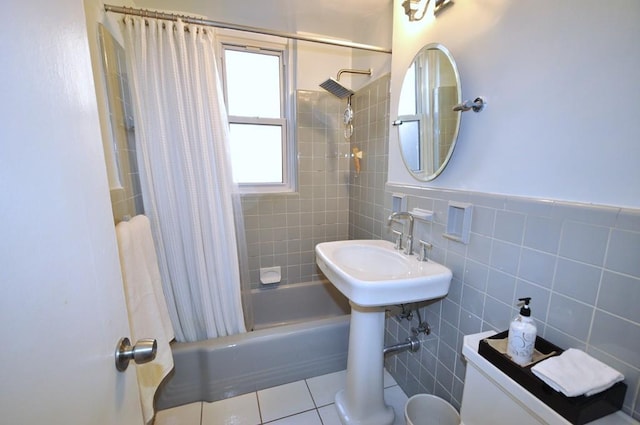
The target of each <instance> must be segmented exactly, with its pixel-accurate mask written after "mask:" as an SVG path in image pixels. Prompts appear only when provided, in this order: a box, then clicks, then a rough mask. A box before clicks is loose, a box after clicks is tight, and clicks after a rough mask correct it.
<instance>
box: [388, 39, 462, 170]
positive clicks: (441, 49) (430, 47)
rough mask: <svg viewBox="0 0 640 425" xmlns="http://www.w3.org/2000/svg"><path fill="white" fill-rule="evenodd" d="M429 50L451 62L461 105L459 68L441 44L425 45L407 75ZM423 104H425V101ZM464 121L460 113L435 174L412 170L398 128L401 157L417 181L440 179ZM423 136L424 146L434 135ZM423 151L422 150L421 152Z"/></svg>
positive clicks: (419, 96)
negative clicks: (440, 54)
mask: <svg viewBox="0 0 640 425" xmlns="http://www.w3.org/2000/svg"><path fill="white" fill-rule="evenodd" d="M427 50H438V51H439V52H441V53H442V54H443V55H444V57H445V58H447V60H448V61H449V64H450V65H451V67H452V69H453V74H454V77H455V80H456V96H457V98H456V104H459V103H461V102H462V87H461V84H460V73H459V72H458V66H457V65H456V62H455V60H454V59H453V56H452V55H451V52H449V50H448V49H447V48H446V47H445V46H444V45H442V44H440V43H428V44H426V45H424V46H423V47H422V48H421V49H420V50H419V51H418V52H417V53H416V55H415V56H414V57H413V60H412V61H411V65H410V66H409V68H408V69H407V73H408V72H409V70H411V69H412V66H413V65H414V64H415V63H416V60H418V58H419V57H420V55H422V54H423V53H424V52H426V51H427ZM406 78H407V74H406V73H405V76H404V78H403V86H404V81H405V80H406ZM425 89H426V88H423V90H425ZM415 96H416V99H431V94H430V93H416V94H415ZM400 98H402V88H401V89H400V97H399V99H400ZM423 102H425V101H424V100H423ZM397 119H398V121H397V122H396V123H397V124H400V125H401V121H400V118H399V117H398V118H397ZM461 120H462V113H461V112H458V119H457V123H456V125H455V130H454V131H453V134H452V137H451V139H452V140H451V146H450V147H449V151H448V152H447V156H446V157H445V158H444V160H443V161H442V163H441V164H440V166H439V167H438V168H437V169H436V170H434V172H433V173H431V174H427V173H426V172H425V171H417V172H416V171H414V170H412V169H411V167H410V166H409V164H408V162H407V159H406V158H405V155H404V149H403V146H402V140H401V135H400V133H401V132H400V129H399V128H398V144H399V148H400V155H401V156H402V162H403V163H404V165H405V168H406V169H407V171H408V172H409V173H410V174H411V175H412V176H413V177H414V178H415V179H417V180H420V181H425V182H427V181H431V180H434V179H435V178H436V177H438V176H439V175H440V174H441V173H442V171H443V170H444V169H445V168H446V166H447V165H448V163H449V161H450V159H451V156H452V155H453V151H454V149H455V146H456V143H457V140H458V132H459V130H460V122H461ZM396 123H394V125H396V126H397V127H399V126H398V125H397V124H396ZM421 133H422V134H425V137H424V138H420V139H422V141H421V143H422V144H423V145H424V144H425V142H427V140H433V134H428V135H427V134H426V131H421ZM421 151H422V150H421ZM421 155H423V154H421Z"/></svg>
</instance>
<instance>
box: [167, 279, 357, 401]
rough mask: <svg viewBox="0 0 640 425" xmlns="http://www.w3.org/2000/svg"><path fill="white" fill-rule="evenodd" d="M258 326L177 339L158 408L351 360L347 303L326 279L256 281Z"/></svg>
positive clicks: (317, 372) (340, 367) (318, 371)
mask: <svg viewBox="0 0 640 425" xmlns="http://www.w3.org/2000/svg"><path fill="white" fill-rule="evenodd" d="M251 292H252V299H253V302H254V329H255V330H254V331H252V332H247V333H244V334H240V335H232V336H226V337H220V338H216V339H211V340H207V341H199V342H192V343H173V344H172V351H173V360H174V364H175V367H174V371H173V372H172V373H171V374H170V375H169V377H168V378H167V379H166V380H165V382H164V383H163V385H162V386H161V388H160V389H159V390H158V392H157V394H156V408H157V409H158V410H162V409H168V408H171V407H175V406H180V405H183V404H188V403H193V402H196V401H208V402H212V401H216V400H222V399H225V398H229V397H234V396H236V395H240V394H246V393H249V392H253V391H258V390H261V389H265V388H269V387H273V386H276V385H282V384H286V383H289V382H294V381H298V380H301V379H305V378H310V377H313V376H318V375H323V374H326V373H331V372H336V371H339V370H343V369H345V368H346V367H347V348H348V343H349V314H348V313H349V303H348V300H347V299H346V298H345V297H344V296H343V295H342V294H340V293H339V292H338V291H337V290H336V289H335V288H334V287H333V286H332V285H331V284H330V283H328V282H309V283H300V284H295V285H287V286H282V287H278V288H269V289H261V288H259V289H254V290H252V291H251Z"/></svg>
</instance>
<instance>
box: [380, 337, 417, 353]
mask: <svg viewBox="0 0 640 425" xmlns="http://www.w3.org/2000/svg"><path fill="white" fill-rule="evenodd" d="M419 349H420V340H418V338H417V337H416V336H410V337H409V338H407V339H406V340H405V342H399V343H397V344H394V345H390V346H388V347H384V349H383V350H382V353H383V354H384V355H385V356H386V355H387V354H397V353H401V352H403V351H407V350H411V351H413V352H416V351H418V350H419Z"/></svg>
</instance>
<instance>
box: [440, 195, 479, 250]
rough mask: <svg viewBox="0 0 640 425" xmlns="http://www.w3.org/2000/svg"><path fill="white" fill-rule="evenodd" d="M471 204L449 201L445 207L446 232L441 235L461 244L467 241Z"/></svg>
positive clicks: (469, 231) (469, 229)
mask: <svg viewBox="0 0 640 425" xmlns="http://www.w3.org/2000/svg"><path fill="white" fill-rule="evenodd" d="M472 215H473V205H472V204H467V203H462V202H454V201H449V206H448V208H447V232H446V233H444V234H443V235H442V236H443V237H445V238H447V239H450V240H452V241H456V242H462V243H463V244H468V243H469V235H470V234H471V217H472Z"/></svg>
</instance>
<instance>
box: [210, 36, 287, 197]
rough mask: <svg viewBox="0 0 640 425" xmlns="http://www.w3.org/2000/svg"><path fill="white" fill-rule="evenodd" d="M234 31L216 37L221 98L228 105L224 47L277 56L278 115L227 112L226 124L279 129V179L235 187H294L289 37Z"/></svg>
mask: <svg viewBox="0 0 640 425" xmlns="http://www.w3.org/2000/svg"><path fill="white" fill-rule="evenodd" d="M235 33H236V32H235V31H230V30H219V31H218V37H217V41H218V43H217V46H218V57H219V59H220V64H221V80H222V81H221V82H222V87H223V92H224V102H225V105H227V107H228V104H229V103H228V92H227V81H226V75H227V74H226V63H225V51H226V50H235V51H246V52H249V53H261V54H269V55H274V56H279V58H280V87H281V89H280V109H281V111H280V118H264V117H247V116H234V115H230V114H229V115H228V119H229V124H255V125H275V126H280V128H281V129H282V133H281V134H282V141H281V149H282V182H272V183H240V182H238V187H239V189H240V192H241V193H243V194H261V193H286V192H295V191H296V190H297V178H296V175H297V173H296V172H297V161H296V149H295V147H296V144H295V127H294V124H293V123H294V122H295V120H294V119H293V118H294V112H293V111H294V101H293V99H294V96H293V93H292V89H291V88H292V87H293V86H294V84H293V82H294V77H295V76H294V73H293V68H294V67H293V66H291V62H290V61H291V57H292V56H293V55H292V54H290V51H291V46H290V43H289V40H286V39H281V38H279V37H272V36H263V35H259V34H255V35H252V36H251V37H247V36H246V35H245V34H242V36H239V35H237V34H235Z"/></svg>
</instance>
